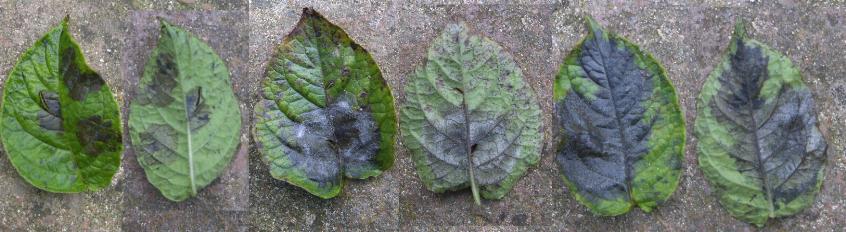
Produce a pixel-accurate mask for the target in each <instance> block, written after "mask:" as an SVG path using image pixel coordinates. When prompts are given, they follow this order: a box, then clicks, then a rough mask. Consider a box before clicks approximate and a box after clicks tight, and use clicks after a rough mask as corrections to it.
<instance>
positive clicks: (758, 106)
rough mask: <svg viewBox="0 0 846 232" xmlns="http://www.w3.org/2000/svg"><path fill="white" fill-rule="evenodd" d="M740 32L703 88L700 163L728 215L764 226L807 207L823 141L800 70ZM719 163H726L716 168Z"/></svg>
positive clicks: (819, 166) (817, 174)
mask: <svg viewBox="0 0 846 232" xmlns="http://www.w3.org/2000/svg"><path fill="white" fill-rule="evenodd" d="M742 33H743V32H742V28H739V31H738V32H736V34H735V37H736V38H735V39H734V40H732V43H733V44H732V46H731V47H732V48H733V50H731V53H730V54H729V56H728V57H727V61H726V63H724V65H721V66H720V67H718V68H717V69H715V71H714V72H715V73H716V74H712V77H711V79H709V80H708V81H709V82H706V85H705V87H703V91H702V96H701V97H700V101H703V100H704V101H705V102H700V103H699V104H700V107H701V108H700V117H699V120H697V135H698V136H699V137H701V140H702V142H701V143H700V145H699V149H700V153H701V155H700V156H701V157H700V163H701V167H702V168H703V171H704V172H705V173H706V174H707V175H708V176H709V178H711V180H712V181H713V183H714V184H715V185H716V186H717V188H718V189H719V191H720V194H719V195H720V197H721V202H722V203H723V205H725V206H726V207H727V209H728V210H729V212H731V213H732V214H733V215H735V216H736V217H739V218H741V219H744V220H746V221H748V222H751V223H755V224H758V225H763V223H764V222H766V220H767V218H770V217H776V216H783V215H790V214H793V213H795V212H798V211H799V210H801V209H802V208H804V207H807V206H808V205H809V204H810V203H811V202H812V201H811V200H813V199H814V196H815V193H816V191H817V186H818V184H819V181H820V178H821V176H820V175H821V173H820V170H822V167H823V164H824V163H825V151H826V148H827V144H826V142H825V140H824V139H823V138H822V135H821V134H820V132H819V130H818V129H817V127H816V125H817V119H816V115H815V112H816V111H815V106H814V100H813V97H812V95H811V93H810V91H809V90H808V89H807V87H805V86H804V84H803V83H802V80H801V76H800V75H799V73H798V71H795V70H794V69H793V68H792V67H791V65H792V64H790V63H789V60H787V59H786V58H784V57H782V56H781V55H779V54H777V53H775V52H773V51H770V50H769V48H766V47H764V45H762V44H760V43H759V42H757V41H754V40H749V39H747V38H745V35H743V34H742ZM773 66H775V67H773ZM715 75H716V76H715ZM719 160H731V161H732V162H731V165H727V166H725V167H722V166H720V164H715V162H716V163H719ZM723 173H735V174H723ZM735 175H738V176H740V177H735ZM733 183H744V184H746V185H748V186H752V187H738V186H736V185H735V184H733ZM809 199H810V200H809Z"/></svg>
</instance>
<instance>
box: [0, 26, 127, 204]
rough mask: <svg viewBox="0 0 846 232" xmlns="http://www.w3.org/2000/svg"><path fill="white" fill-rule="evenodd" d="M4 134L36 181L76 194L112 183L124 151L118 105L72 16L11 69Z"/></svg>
mask: <svg viewBox="0 0 846 232" xmlns="http://www.w3.org/2000/svg"><path fill="white" fill-rule="evenodd" d="M0 133H2V141H3V147H4V149H5V150H6V154H8V157H9V160H10V161H11V162H12V166H14V167H15V168H16V169H17V170H18V173H20V174H21V176H22V177H23V178H24V179H26V181H27V182H29V183H30V184H32V185H33V186H35V187H38V188H40V189H43V190H46V191H50V192H63V193H69V192H82V191H95V190H99V189H102V188H103V187H106V186H108V185H109V183H111V180H112V176H113V175H114V174H115V172H117V170H118V167H119V166H120V155H121V152H122V150H123V146H121V123H120V113H119V109H118V106H117V103H116V102H115V99H114V97H113V96H112V93H111V91H110V90H109V86H107V85H106V83H105V82H104V81H103V78H101V77H100V75H99V74H97V73H96V72H94V70H92V69H91V68H90V67H88V65H87V64H86V63H85V58H84V57H83V55H82V51H81V50H80V48H79V45H77V44H76V42H75V41H74V40H73V38H71V35H70V33H68V18H65V20H64V21H63V22H62V24H61V25H60V26H57V27H55V28H53V29H52V30H50V32H47V34H46V35H44V37H42V38H41V39H39V40H38V41H36V42H35V45H33V46H32V47H30V48H29V50H27V51H26V52H25V53H24V54H23V55H21V58H20V60H19V61H18V63H17V64H16V65H15V67H14V68H13V69H12V72H11V73H9V78H8V80H7V81H6V87H5V89H4V92H3V113H2V126H0Z"/></svg>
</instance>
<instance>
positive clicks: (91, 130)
mask: <svg viewBox="0 0 846 232" xmlns="http://www.w3.org/2000/svg"><path fill="white" fill-rule="evenodd" d="M113 128H114V127H113V125H112V121H111V120H104V119H103V118H102V117H100V116H99V115H95V116H91V117H88V118H86V119H83V120H80V121H79V124H78V125H77V131H76V137H77V138H79V143H80V144H81V145H82V151H83V152H84V154H87V155H100V154H101V153H103V152H116V151H119V150H120V148H121V136H120V135H118V134H117V133H116V131H115V130H113Z"/></svg>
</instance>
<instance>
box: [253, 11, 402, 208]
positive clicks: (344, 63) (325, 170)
mask: <svg viewBox="0 0 846 232" xmlns="http://www.w3.org/2000/svg"><path fill="white" fill-rule="evenodd" d="M262 90H263V91H262V93H261V96H262V98H261V100H260V101H259V103H258V104H257V106H256V111H255V117H256V126H255V129H254V138H255V139H256V143H257V144H258V147H259V151H260V152H261V153H262V155H263V159H264V160H265V161H267V162H268V164H269V168H270V174H271V175H272V176H273V177H274V178H276V179H280V180H285V181H287V182H288V183H291V184H293V185H296V186H299V187H301V188H303V189H305V190H306V191H308V192H309V193H311V194H314V195H316V196H319V197H321V198H332V197H335V196H337V195H338V194H339V193H340V192H341V188H342V186H343V180H344V177H348V178H355V179H365V178H368V177H372V176H377V175H379V174H381V173H382V171H384V170H387V169H388V168H390V167H391V166H392V165H393V162H394V154H393V153H394V136H395V135H396V130H397V129H396V128H397V126H396V113H395V111H394V100H393V97H392V96H391V91H390V90H389V89H388V86H387V85H386V83H385V80H384V79H382V72H381V71H379V67H378V66H377V65H376V62H374V61H373V58H371V56H370V54H369V53H368V52H367V51H366V50H365V49H364V48H362V47H361V46H359V45H358V44H356V43H355V42H353V41H352V40H351V39H350V38H349V36H347V33H346V32H344V31H343V30H342V29H341V28H339V27H338V26H335V25H333V24H332V23H330V22H329V21H327V20H326V19H325V18H323V17H322V16H320V15H319V14H318V13H317V12H315V11H314V10H311V9H304V10H303V15H302V18H300V22H299V23H297V26H296V27H295V28H294V30H293V31H292V32H291V33H290V34H288V36H287V37H285V40H284V41H283V43H282V45H280V46H279V47H278V48H277V50H276V56H275V58H274V59H272V60H271V63H270V64H269V67H268V70H267V78H266V79H265V80H264V82H263V83H262Z"/></svg>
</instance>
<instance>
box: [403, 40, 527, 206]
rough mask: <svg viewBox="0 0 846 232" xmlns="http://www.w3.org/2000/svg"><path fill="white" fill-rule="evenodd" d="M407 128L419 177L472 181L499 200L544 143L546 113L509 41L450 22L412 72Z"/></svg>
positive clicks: (444, 182)
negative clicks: (505, 46) (505, 44)
mask: <svg viewBox="0 0 846 232" xmlns="http://www.w3.org/2000/svg"><path fill="white" fill-rule="evenodd" d="M405 92H406V103H405V105H404V107H403V109H402V116H401V117H402V119H401V120H402V124H401V128H402V134H403V141H404V142H405V145H406V146H407V147H408V148H409V149H410V150H411V152H412V159H413V160H414V163H415V165H416V167H417V175H418V176H419V177H420V179H421V180H422V181H423V183H424V185H425V186H426V188H428V189H429V190H432V191H435V192H444V191H448V190H458V189H463V188H467V187H470V188H471V190H472V192H473V195H474V199H475V200H476V203H477V204H478V203H479V195H481V196H482V197H484V198H487V199H500V198H502V197H503V196H505V194H506V193H508V192H509V191H510V190H511V188H512V186H514V184H515V183H516V182H517V180H518V179H519V178H520V177H521V176H523V174H525V173H526V170H527V169H528V168H529V166H531V165H533V164H535V163H537V161H538V159H539V157H540V149H541V143H542V135H541V133H540V129H541V116H540V109H539V107H538V103H537V100H536V99H535V95H534V93H533V91H532V90H531V88H530V87H529V86H528V85H527V84H526V83H525V82H524V81H523V72H522V70H521V69H520V67H518V66H517V64H516V63H515V62H514V60H513V57H511V55H509V54H508V53H507V52H506V51H505V50H504V49H503V48H502V47H500V46H499V45H498V44H496V43H495V42H493V41H491V40H490V39H487V38H483V37H480V36H476V35H472V34H470V32H469V30H468V29H467V27H466V25H463V24H462V25H455V24H453V25H448V26H447V27H446V29H445V30H444V31H443V33H442V34H441V35H440V36H439V37H438V38H436V39H435V40H434V41H433V42H432V45H431V47H430V48H429V53H428V57H427V60H426V64H425V66H423V67H420V68H418V69H417V70H416V71H415V72H414V74H413V75H412V76H411V77H409V78H408V84H407V85H406V87H405Z"/></svg>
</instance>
